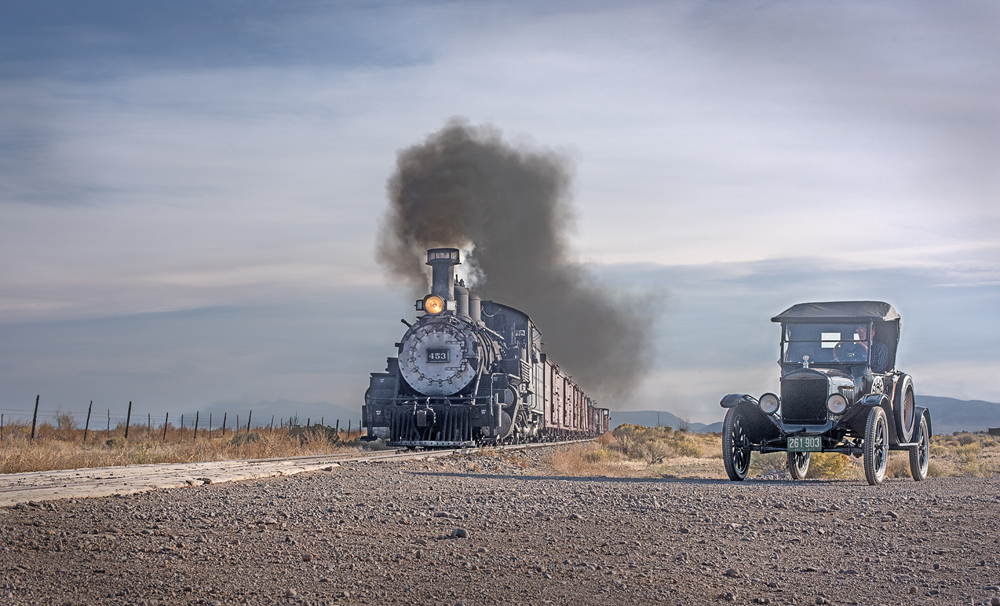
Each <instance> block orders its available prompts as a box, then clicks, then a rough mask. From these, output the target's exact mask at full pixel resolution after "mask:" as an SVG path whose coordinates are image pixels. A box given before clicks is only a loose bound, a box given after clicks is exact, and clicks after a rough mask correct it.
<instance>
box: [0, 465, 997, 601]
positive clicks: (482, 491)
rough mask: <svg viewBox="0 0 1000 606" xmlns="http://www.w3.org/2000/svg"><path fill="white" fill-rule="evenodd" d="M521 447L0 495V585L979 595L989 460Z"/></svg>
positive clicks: (196, 597)
mask: <svg viewBox="0 0 1000 606" xmlns="http://www.w3.org/2000/svg"><path fill="white" fill-rule="evenodd" d="M545 450H546V449H541V450H538V451H531V452H529V453H525V454H513V455H512V454H498V453H486V454H479V455H474V456H466V457H455V458H448V459H439V460H434V461H409V462H397V463H351V464H344V465H341V466H338V467H332V468H330V470H329V471H317V472H309V473H303V474H299V475H295V476H289V477H282V478H273V479H267V480H255V481H249V482H241V483H209V484H205V485H200V486H194V487H190V488H185V489H175V490H161V491H155V492H150V493H144V494H137V495H130V496H124V497H108V498H99V499H85V500H80V501H78V502H71V501H53V502H48V503H41V504H28V505H20V506H18V507H16V508H6V509H0V532H2V533H3V537H4V541H3V543H2V547H0V604H56V605H64V604H209V605H222V604H310V605H316V604H440V605H445V606H454V605H456V604H464V605H466V606H472V605H479V604H501V603H503V604H602V605H607V604H645V603H657V604H714V603H726V604H728V603H732V604H947V605H953V604H990V603H991V602H992V603H995V604H1000V598H996V597H995V596H997V595H1000V562H998V560H1000V544H998V540H1000V479H998V478H995V477H994V478H976V477H949V478H936V479H929V480H927V481H926V482H920V483H917V482H914V481H912V480H908V479H889V480H887V481H886V482H885V484H883V485H882V486H878V487H871V486H868V485H867V484H866V483H865V482H863V481H858V480H854V479H852V480H806V481H800V482H790V481H786V480H782V479H757V480H753V479H751V480H748V481H746V482H743V483H731V482H729V481H727V480H721V479H691V478H661V479H649V478H645V479H635V478H610V477H567V476H560V475H556V474H555V473H554V472H553V471H552V470H551V468H549V467H548V466H547V464H546V460H547V455H546V452H545Z"/></svg>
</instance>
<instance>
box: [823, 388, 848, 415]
mask: <svg viewBox="0 0 1000 606" xmlns="http://www.w3.org/2000/svg"><path fill="white" fill-rule="evenodd" d="M826 408H827V410H829V411H830V412H832V413H833V414H835V415H839V414H843V412H844V411H845V410H847V398H845V397H844V396H842V395H840V394H839V393H835V394H833V395H831V396H830V397H829V398H827V399H826Z"/></svg>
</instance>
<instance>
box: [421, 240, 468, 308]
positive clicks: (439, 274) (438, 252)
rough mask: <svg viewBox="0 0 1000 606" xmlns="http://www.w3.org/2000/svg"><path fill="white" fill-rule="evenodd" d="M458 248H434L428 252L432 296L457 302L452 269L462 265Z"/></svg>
mask: <svg viewBox="0 0 1000 606" xmlns="http://www.w3.org/2000/svg"><path fill="white" fill-rule="evenodd" d="M461 263H462V262H461V261H459V260H458V249H457V248H432V249H430V250H428V251H427V264H428V265H430V266H431V270H432V272H433V273H432V277H431V294H432V295H437V296H439V297H441V298H442V299H444V300H445V301H454V300H455V274H454V273H453V272H452V271H451V268H452V267H454V266H455V265H461Z"/></svg>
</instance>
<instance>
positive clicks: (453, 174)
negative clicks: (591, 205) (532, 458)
mask: <svg viewBox="0 0 1000 606" xmlns="http://www.w3.org/2000/svg"><path fill="white" fill-rule="evenodd" d="M572 173H573V167H572V165H571V163H570V162H569V161H568V160H567V159H566V158H565V157H563V156H560V155H558V154H556V153H553V152H547V151H538V150H532V149H528V148H526V147H524V146H515V145H511V144H508V143H506V142H505V141H504V140H503V138H502V136H501V133H500V132H499V131H498V130H496V129H495V128H492V127H489V126H479V127H476V126H471V125H469V124H467V123H465V122H464V121H461V120H452V121H451V122H449V123H448V124H447V125H446V126H445V128H443V129H442V130H441V131H439V132H437V133H434V134H432V135H430V136H429V137H428V138H427V140H426V141H424V142H423V143H422V144H420V145H415V146H413V147H410V148H408V149H404V150H402V151H401V152H399V154H398V160H397V167H396V173H395V174H394V175H393V176H392V177H391V178H390V179H389V183H388V190H389V200H390V207H389V210H388V212H387V213H386V217H385V219H384V221H383V223H382V225H381V231H380V234H379V242H378V250H377V257H378V260H379V262H380V263H381V264H383V265H384V266H385V267H386V268H387V269H388V271H389V272H390V273H391V274H392V275H393V276H394V277H396V278H402V279H404V280H407V281H409V282H411V283H412V284H413V285H414V286H415V287H416V288H418V289H419V290H420V291H421V292H423V291H424V290H426V288H427V276H426V274H425V273H424V272H425V270H424V267H425V266H424V262H425V261H426V253H427V249H428V248H434V247H444V246H447V247H454V248H464V249H466V250H468V249H469V248H473V247H474V250H473V252H472V253H471V254H470V255H468V256H467V257H466V258H465V259H463V260H462V261H463V264H469V265H471V270H472V274H471V275H473V276H475V279H474V281H475V283H474V284H472V285H471V286H472V288H473V290H474V291H475V292H477V293H479V294H480V295H481V296H482V297H483V298H484V299H493V300H496V301H498V302H502V303H505V304H507V305H511V306H513V307H516V308H518V309H520V310H522V311H524V312H526V313H527V314H528V315H529V316H531V317H532V319H533V320H534V321H535V323H536V324H537V325H538V328H539V330H541V331H542V335H543V340H544V341H545V351H546V352H548V353H549V354H550V355H551V356H552V358H553V360H555V362H556V363H557V364H559V365H560V366H561V367H562V368H563V370H564V371H566V372H567V373H569V374H572V375H573V377H574V380H575V381H577V383H579V384H580V386H581V387H582V388H583V389H584V390H586V391H587V392H588V393H590V394H592V396H596V397H597V398H599V399H600V401H601V402H602V403H604V404H613V403H614V402H615V401H619V400H621V399H622V398H625V397H627V395H628V394H629V393H630V392H631V391H632V390H633V389H634V388H635V387H637V383H638V381H639V380H640V379H641V378H642V377H643V375H644V373H645V371H646V370H647V369H648V368H649V366H650V357H651V350H652V347H651V343H650V323H651V321H652V319H653V309H654V301H653V299H651V298H650V297H648V296H646V297H643V296H638V297H637V296H635V295H624V294H623V293H622V291H620V290H612V289H610V288H606V287H602V286H601V285H600V284H598V283H597V281H596V280H595V278H594V277H593V276H592V275H591V274H590V273H589V272H588V271H587V270H586V269H585V268H584V267H583V266H582V265H580V264H579V263H576V262H574V261H573V260H572V258H571V256H570V250H569V244H568V241H567V233H568V231H569V230H570V228H571V227H572V223H573V210H572V208H571V204H570V194H569V187H570V181H571V177H572ZM465 269H466V272H468V271H469V269H470V268H469V267H466V268H465Z"/></svg>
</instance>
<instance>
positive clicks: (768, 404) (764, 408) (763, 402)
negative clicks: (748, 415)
mask: <svg viewBox="0 0 1000 606" xmlns="http://www.w3.org/2000/svg"><path fill="white" fill-rule="evenodd" d="M757 405H758V406H760V411H761V412H762V413H764V414H766V415H773V414H774V413H776V412H777V411H778V396H776V395H774V394H773V393H766V394H764V395H762V396H761V397H760V400H758V401H757Z"/></svg>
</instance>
